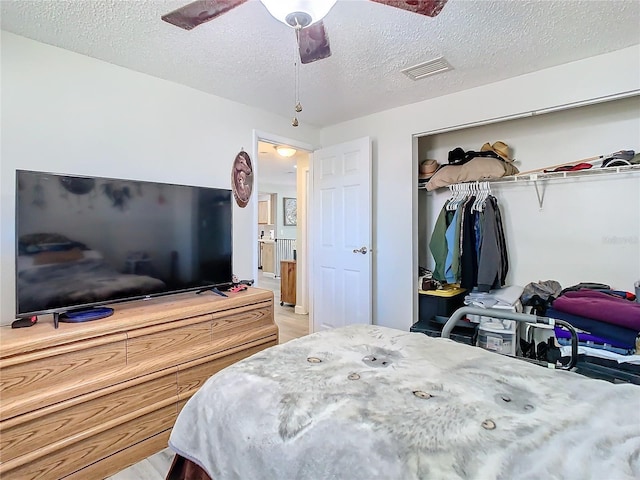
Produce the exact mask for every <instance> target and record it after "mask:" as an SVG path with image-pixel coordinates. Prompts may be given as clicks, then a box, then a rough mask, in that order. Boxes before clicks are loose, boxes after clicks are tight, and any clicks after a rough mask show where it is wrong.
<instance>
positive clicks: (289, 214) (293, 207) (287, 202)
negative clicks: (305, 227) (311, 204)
mask: <svg viewBox="0 0 640 480" xmlns="http://www.w3.org/2000/svg"><path fill="white" fill-rule="evenodd" d="M282 203H283V211H284V225H285V226H287V227H289V226H293V225H297V224H298V204H297V202H296V199H295V198H287V197H284V198H283V199H282Z"/></svg>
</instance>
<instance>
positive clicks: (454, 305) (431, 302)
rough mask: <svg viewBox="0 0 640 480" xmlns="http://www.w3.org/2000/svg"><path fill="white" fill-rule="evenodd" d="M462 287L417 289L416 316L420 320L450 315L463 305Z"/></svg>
mask: <svg viewBox="0 0 640 480" xmlns="http://www.w3.org/2000/svg"><path fill="white" fill-rule="evenodd" d="M465 292H466V290H465V289H464V288H457V287H453V288H447V289H443V290H419V292H418V293H419V295H418V297H419V298H418V317H419V320H420V321H424V322H428V321H429V320H433V319H435V317H436V316H439V317H450V316H451V314H452V313H453V312H455V311H456V310H457V309H458V308H460V307H462V306H464V295H465Z"/></svg>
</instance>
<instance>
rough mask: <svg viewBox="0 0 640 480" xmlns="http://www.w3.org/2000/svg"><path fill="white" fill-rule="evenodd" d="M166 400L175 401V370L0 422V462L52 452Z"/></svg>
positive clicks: (128, 382) (131, 381) (138, 379)
mask: <svg viewBox="0 0 640 480" xmlns="http://www.w3.org/2000/svg"><path fill="white" fill-rule="evenodd" d="M168 399H172V400H173V401H177V385H176V369H175V368H173V369H167V370H165V371H163V372H159V373H156V374H154V375H148V376H146V377H141V378H137V379H134V380H130V381H127V382H123V383H120V384H117V385H115V386H113V387H109V388H105V389H102V390H99V391H97V392H92V393H89V394H85V395H82V396H80V397H76V398H73V399H70V400H67V401H65V402H61V403H58V404H55V405H51V406H49V407H46V408H43V409H39V410H35V411H33V412H29V413H27V414H24V415H20V416H17V417H14V418H12V419H10V420H7V421H4V422H1V423H0V452H2V454H1V455H2V457H1V460H2V462H3V463H6V462H8V461H10V460H13V459H14V458H17V457H20V456H24V455H27V454H29V453H31V452H35V451H38V452H39V453H40V454H45V453H46V452H49V451H53V450H56V449H58V448H60V446H61V445H66V444H68V443H69V442H70V439H72V441H73V442H77V441H78V440H79V439H82V438H85V437H88V436H91V435H95V433H96V431H99V430H101V429H104V428H107V427H108V426H109V425H110V424H112V423H118V422H124V421H126V419H127V418H128V417H132V416H135V414H136V412H138V411H144V410H145V409H146V408H147V407H148V406H149V405H154V404H155V405H157V404H162V402H163V401H165V400H168Z"/></svg>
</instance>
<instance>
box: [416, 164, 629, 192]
mask: <svg viewBox="0 0 640 480" xmlns="http://www.w3.org/2000/svg"><path fill="white" fill-rule="evenodd" d="M638 172H640V165H624V166H620V167H605V168H593V169H588V170H577V171H575V172H546V173H545V172H535V173H526V174H517V175H510V176H508V177H501V178H493V179H483V180H478V182H489V183H491V184H492V185H496V184H501V183H502V184H506V183H512V184H513V183H522V182H536V181H538V180H555V179H562V178H573V177H587V176H598V175H611V174H624V173H638ZM462 183H476V182H475V181H471V182H462ZM418 188H419V189H426V188H427V184H426V183H424V184H419V185H418Z"/></svg>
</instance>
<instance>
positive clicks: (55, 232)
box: [15, 170, 233, 325]
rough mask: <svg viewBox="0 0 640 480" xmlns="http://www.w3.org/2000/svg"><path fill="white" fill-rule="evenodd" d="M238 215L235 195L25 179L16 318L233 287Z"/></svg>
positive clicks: (19, 201) (110, 181) (94, 180)
mask: <svg viewBox="0 0 640 480" xmlns="http://www.w3.org/2000/svg"><path fill="white" fill-rule="evenodd" d="M232 211H233V208H232V193H231V190H227V189H220V188H207V187H197V186H186V185H174V184H165V183H156V182H145V181H134V180H122V179H115V178H101V177H84V176H82V177H81V176H74V175H66V174H57V173H45V172H35V171H26V170H17V172H16V230H15V231H16V316H18V317H28V316H32V315H40V314H44V313H54V314H55V315H54V318H56V319H57V318H58V317H57V314H60V313H65V312H70V311H74V310H75V311H78V310H82V309H87V308H91V307H96V306H104V305H108V304H111V303H115V302H121V301H125V300H134V299H140V298H147V297H153V296H160V295H167V294H171V293H177V292H185V291H190V290H199V289H202V290H204V289H208V288H214V287H216V288H220V287H224V286H227V285H231V283H232V275H233V274H232V272H233V270H232ZM56 325H57V323H56Z"/></svg>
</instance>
